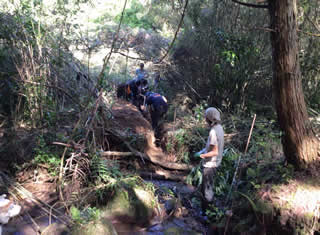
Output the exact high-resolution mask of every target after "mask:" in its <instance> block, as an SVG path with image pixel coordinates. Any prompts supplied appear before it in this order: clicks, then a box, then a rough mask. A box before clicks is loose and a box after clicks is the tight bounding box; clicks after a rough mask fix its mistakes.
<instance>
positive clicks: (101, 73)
mask: <svg viewBox="0 0 320 235" xmlns="http://www.w3.org/2000/svg"><path fill="white" fill-rule="evenodd" d="M126 6H127V0H125V3H124V5H123V9H122V13H121V18H120V22H119V25H118V29H117V32H116V34H115V37H114V38H113V41H112V45H111V50H110V52H109V54H108V55H106V56H105V57H104V59H103V65H102V69H101V72H100V74H99V77H98V83H97V86H96V88H98V86H99V84H101V81H102V79H103V74H104V71H105V70H106V67H107V64H108V62H109V60H110V57H111V55H112V52H113V49H114V46H115V44H116V41H117V40H118V36H119V31H120V27H121V24H122V20H123V16H124V11H125V9H126ZM94 90H95V89H94ZM98 90H100V89H98Z"/></svg>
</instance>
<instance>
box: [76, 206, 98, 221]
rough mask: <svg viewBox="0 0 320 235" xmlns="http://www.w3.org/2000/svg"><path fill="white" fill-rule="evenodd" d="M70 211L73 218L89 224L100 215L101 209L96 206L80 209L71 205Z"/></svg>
mask: <svg viewBox="0 0 320 235" xmlns="http://www.w3.org/2000/svg"><path fill="white" fill-rule="evenodd" d="M70 213H71V218H72V219H73V220H74V221H75V222H76V223H78V224H87V223H89V222H91V221H95V220H97V219H98V218H99V217H100V210H99V209H97V208H96V207H86V208H84V209H83V210H79V209H78V208H77V207H75V206H71V208H70Z"/></svg>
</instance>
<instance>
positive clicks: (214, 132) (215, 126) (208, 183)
mask: <svg viewBox="0 0 320 235" xmlns="http://www.w3.org/2000/svg"><path fill="white" fill-rule="evenodd" d="M205 118H206V122H207V123H208V125H209V126H210V128H211V129H210V132H209V137H208V140H207V143H206V147H205V148H204V149H203V150H201V151H200V152H198V153H196V154H195V156H197V157H200V158H202V161H201V163H202V169H203V172H202V177H203V180H202V193H203V196H204V198H205V202H204V206H203V207H207V205H208V203H210V202H212V201H213V197H214V192H213V187H214V177H215V174H216V169H217V167H218V166H219V165H220V164H221V160H222V155H223V147H224V131H223V127H222V125H221V117H220V112H219V111H218V110H217V109H216V108H213V107H210V108H208V109H206V111H205ZM203 209H205V208H203Z"/></svg>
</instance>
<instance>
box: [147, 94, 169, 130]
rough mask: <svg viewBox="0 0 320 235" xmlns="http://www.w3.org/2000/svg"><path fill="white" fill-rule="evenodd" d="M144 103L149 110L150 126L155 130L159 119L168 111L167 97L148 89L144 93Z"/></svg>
mask: <svg viewBox="0 0 320 235" xmlns="http://www.w3.org/2000/svg"><path fill="white" fill-rule="evenodd" d="M145 103H146V105H147V106H148V109H149V111H150V116H151V122H152V128H153V129H154V130H156V129H157V127H158V125H159V121H160V119H161V118H163V116H164V115H165V114H166V112H167V111H168V103H167V99H166V98H165V97H164V96H162V95H160V94H159V93H155V92H150V91H149V92H147V93H146V100H145Z"/></svg>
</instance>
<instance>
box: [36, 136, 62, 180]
mask: <svg viewBox="0 0 320 235" xmlns="http://www.w3.org/2000/svg"><path fill="white" fill-rule="evenodd" d="M34 151H35V155H34V159H33V163H34V164H35V165H37V164H46V165H48V169H49V173H50V174H52V175H53V176H56V175H57V174H58V167H59V164H60V156H59V155H58V153H55V152H54V151H53V150H52V149H50V147H49V146H48V145H47V144H46V142H45V140H44V137H43V136H42V135H41V136H39V137H38V145H37V147H36V148H35V149H34Z"/></svg>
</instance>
